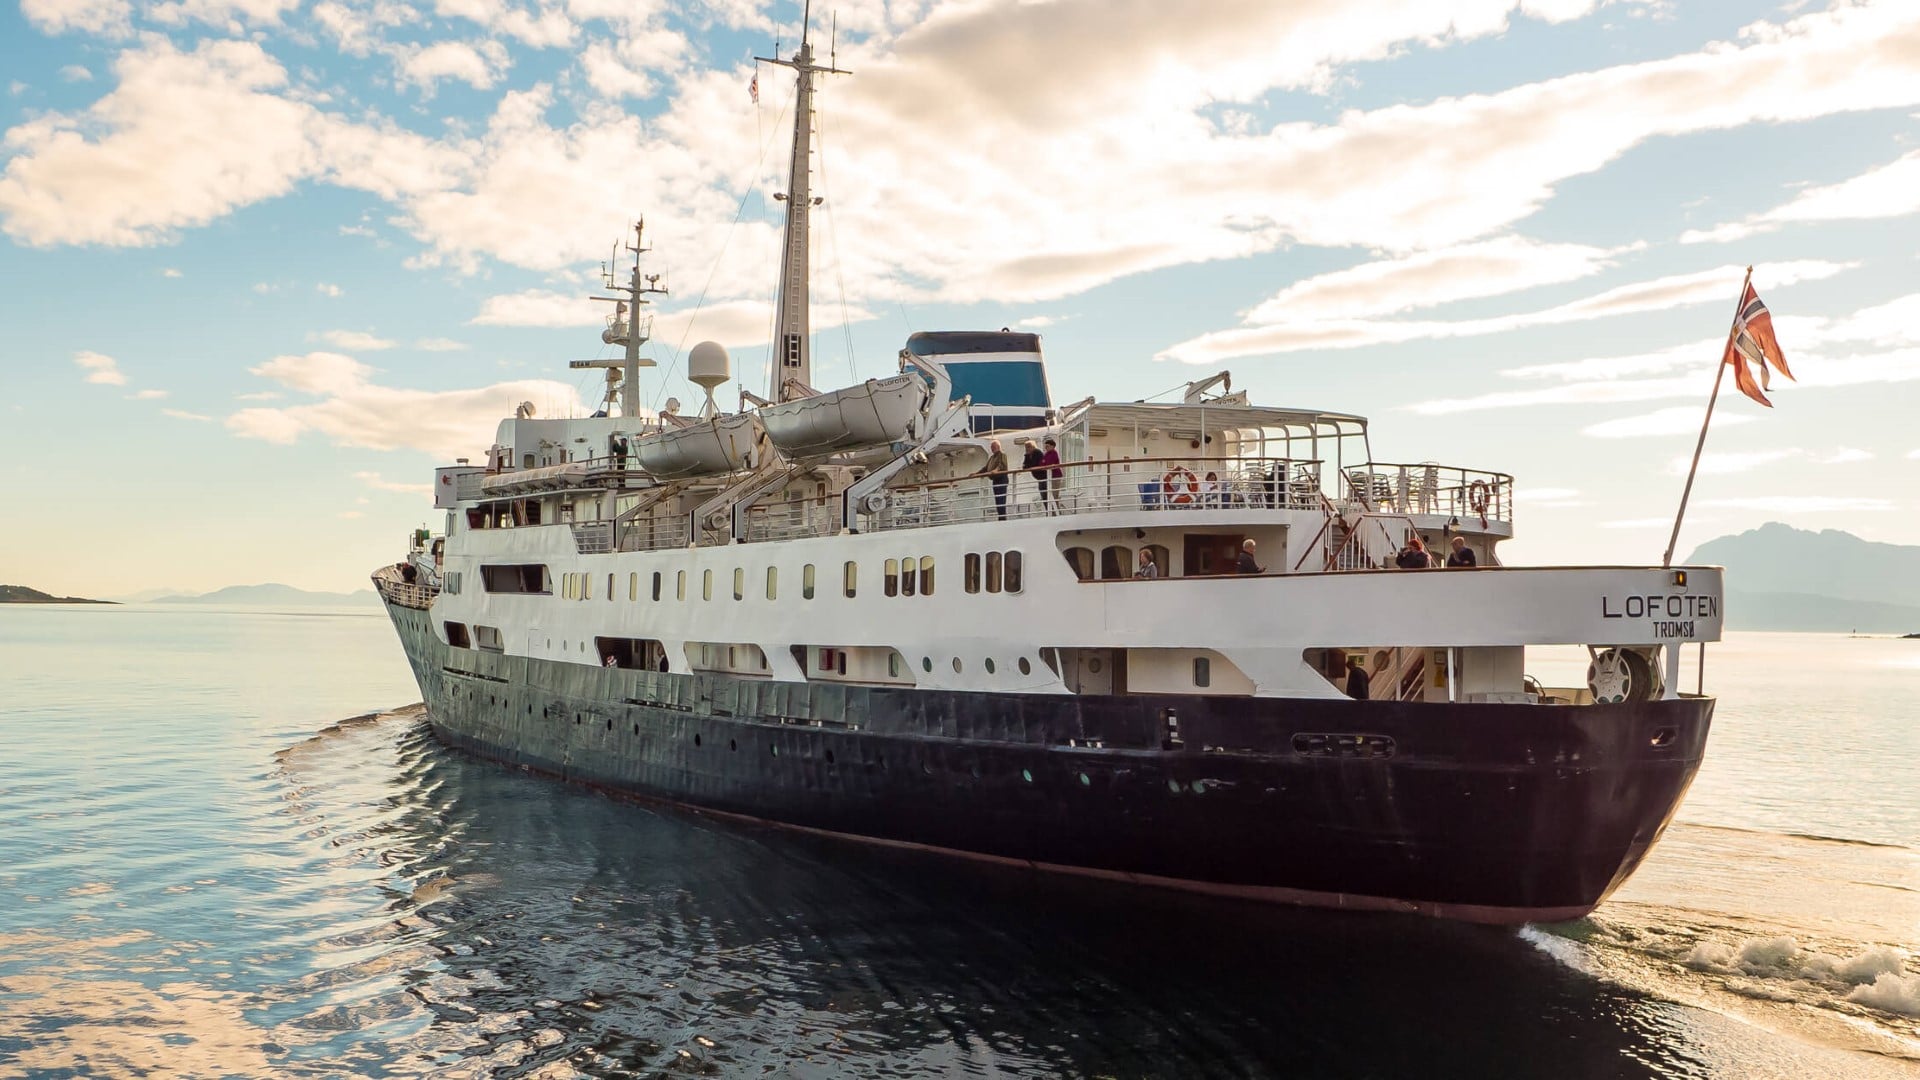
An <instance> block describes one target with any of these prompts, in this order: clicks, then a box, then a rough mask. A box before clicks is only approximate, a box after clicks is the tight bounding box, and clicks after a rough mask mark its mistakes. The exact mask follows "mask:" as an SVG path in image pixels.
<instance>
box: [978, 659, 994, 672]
mask: <svg viewBox="0 0 1920 1080" xmlns="http://www.w3.org/2000/svg"><path fill="white" fill-rule="evenodd" d="M981 663H983V664H985V665H986V668H987V674H989V675H991V674H993V657H991V656H989V657H987V658H986V659H985V660H983V661H981Z"/></svg>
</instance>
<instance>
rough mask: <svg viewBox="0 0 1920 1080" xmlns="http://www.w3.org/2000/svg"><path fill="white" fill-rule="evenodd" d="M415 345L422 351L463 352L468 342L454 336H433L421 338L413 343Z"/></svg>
mask: <svg viewBox="0 0 1920 1080" xmlns="http://www.w3.org/2000/svg"><path fill="white" fill-rule="evenodd" d="M413 347H414V348H416V349H419V350H420V351H421V352H461V351H463V350H465V349H466V348H467V343H466V342H464V341H455V340H453V339H452V338H443V337H432V338H421V339H420V340H419V341H416V342H414V343H413Z"/></svg>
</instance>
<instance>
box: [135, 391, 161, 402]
mask: <svg viewBox="0 0 1920 1080" xmlns="http://www.w3.org/2000/svg"><path fill="white" fill-rule="evenodd" d="M131 396H132V398H133V400H135V401H159V400H160V399H161V398H163V397H166V396H167V392H166V391H165V390H137V391H135V392H134V393H133V394H132V395H131Z"/></svg>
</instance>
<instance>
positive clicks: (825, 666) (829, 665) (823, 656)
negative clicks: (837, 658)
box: [820, 649, 833, 671]
mask: <svg viewBox="0 0 1920 1080" xmlns="http://www.w3.org/2000/svg"><path fill="white" fill-rule="evenodd" d="M820 670H821V671H832V670H833V650H832V649H821V650H820Z"/></svg>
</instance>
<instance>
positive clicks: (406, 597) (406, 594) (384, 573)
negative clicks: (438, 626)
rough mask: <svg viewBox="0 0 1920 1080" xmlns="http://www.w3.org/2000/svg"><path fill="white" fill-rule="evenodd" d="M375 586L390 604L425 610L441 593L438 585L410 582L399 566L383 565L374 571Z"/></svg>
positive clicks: (375, 589)
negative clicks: (403, 575) (404, 576)
mask: <svg viewBox="0 0 1920 1080" xmlns="http://www.w3.org/2000/svg"><path fill="white" fill-rule="evenodd" d="M373 588H374V591H375V592H378V593H379V594H380V598H381V599H383V600H385V601H387V602H388V603H390V604H398V605H399V606H401V607H404V608H414V609H416V610H418V611H425V610H427V609H428V608H430V607H432V606H433V598H434V597H436V596H439V595H440V587H439V586H437V585H422V584H419V583H417V582H409V581H406V580H405V579H403V578H402V577H401V576H400V568H399V567H397V566H383V567H381V568H380V569H378V570H375V571H374V572H373Z"/></svg>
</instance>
